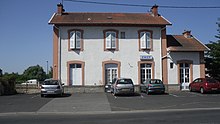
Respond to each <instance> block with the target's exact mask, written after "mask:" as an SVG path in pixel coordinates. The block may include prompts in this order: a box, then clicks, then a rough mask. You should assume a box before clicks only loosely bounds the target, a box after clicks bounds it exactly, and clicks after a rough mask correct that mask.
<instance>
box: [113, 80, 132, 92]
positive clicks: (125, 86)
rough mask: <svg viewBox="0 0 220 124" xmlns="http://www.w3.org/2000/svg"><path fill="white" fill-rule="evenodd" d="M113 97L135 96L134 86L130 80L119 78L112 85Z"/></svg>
mask: <svg viewBox="0 0 220 124" xmlns="http://www.w3.org/2000/svg"><path fill="white" fill-rule="evenodd" d="M111 91H112V93H113V95H118V94H134V84H133V81H132V79H130V78H117V79H116V80H115V82H113V84H112V90H111Z"/></svg>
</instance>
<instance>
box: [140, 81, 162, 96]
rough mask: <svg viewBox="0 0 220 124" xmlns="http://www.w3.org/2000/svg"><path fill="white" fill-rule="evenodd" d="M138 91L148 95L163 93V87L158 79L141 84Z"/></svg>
mask: <svg viewBox="0 0 220 124" xmlns="http://www.w3.org/2000/svg"><path fill="white" fill-rule="evenodd" d="M140 91H141V92H146V94H149V93H162V94H164V93H165V86H164V84H163V82H162V81H161V80H160V79H149V80H146V81H144V82H143V83H141V85H140Z"/></svg>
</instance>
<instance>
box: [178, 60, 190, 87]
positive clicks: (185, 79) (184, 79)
mask: <svg viewBox="0 0 220 124" xmlns="http://www.w3.org/2000/svg"><path fill="white" fill-rule="evenodd" d="M189 66H190V65H189V64H188V63H181V64H180V83H181V89H182V90H189V80H190V67H189Z"/></svg>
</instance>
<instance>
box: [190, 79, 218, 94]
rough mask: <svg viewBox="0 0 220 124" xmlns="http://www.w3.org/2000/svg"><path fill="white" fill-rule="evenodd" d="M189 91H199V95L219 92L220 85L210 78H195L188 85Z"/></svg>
mask: <svg viewBox="0 0 220 124" xmlns="http://www.w3.org/2000/svg"><path fill="white" fill-rule="evenodd" d="M189 90H190V91H199V92H200V93H206V92H211V91H219V90H220V84H219V82H218V81H217V80H215V79H212V78H197V79H195V80H194V81H193V82H192V83H190V84H189Z"/></svg>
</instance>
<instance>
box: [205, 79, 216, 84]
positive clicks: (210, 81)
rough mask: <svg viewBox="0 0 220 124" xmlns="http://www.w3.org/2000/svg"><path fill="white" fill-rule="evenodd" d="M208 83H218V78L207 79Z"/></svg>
mask: <svg viewBox="0 0 220 124" xmlns="http://www.w3.org/2000/svg"><path fill="white" fill-rule="evenodd" d="M206 82H207V83H217V80H215V79H206Z"/></svg>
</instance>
